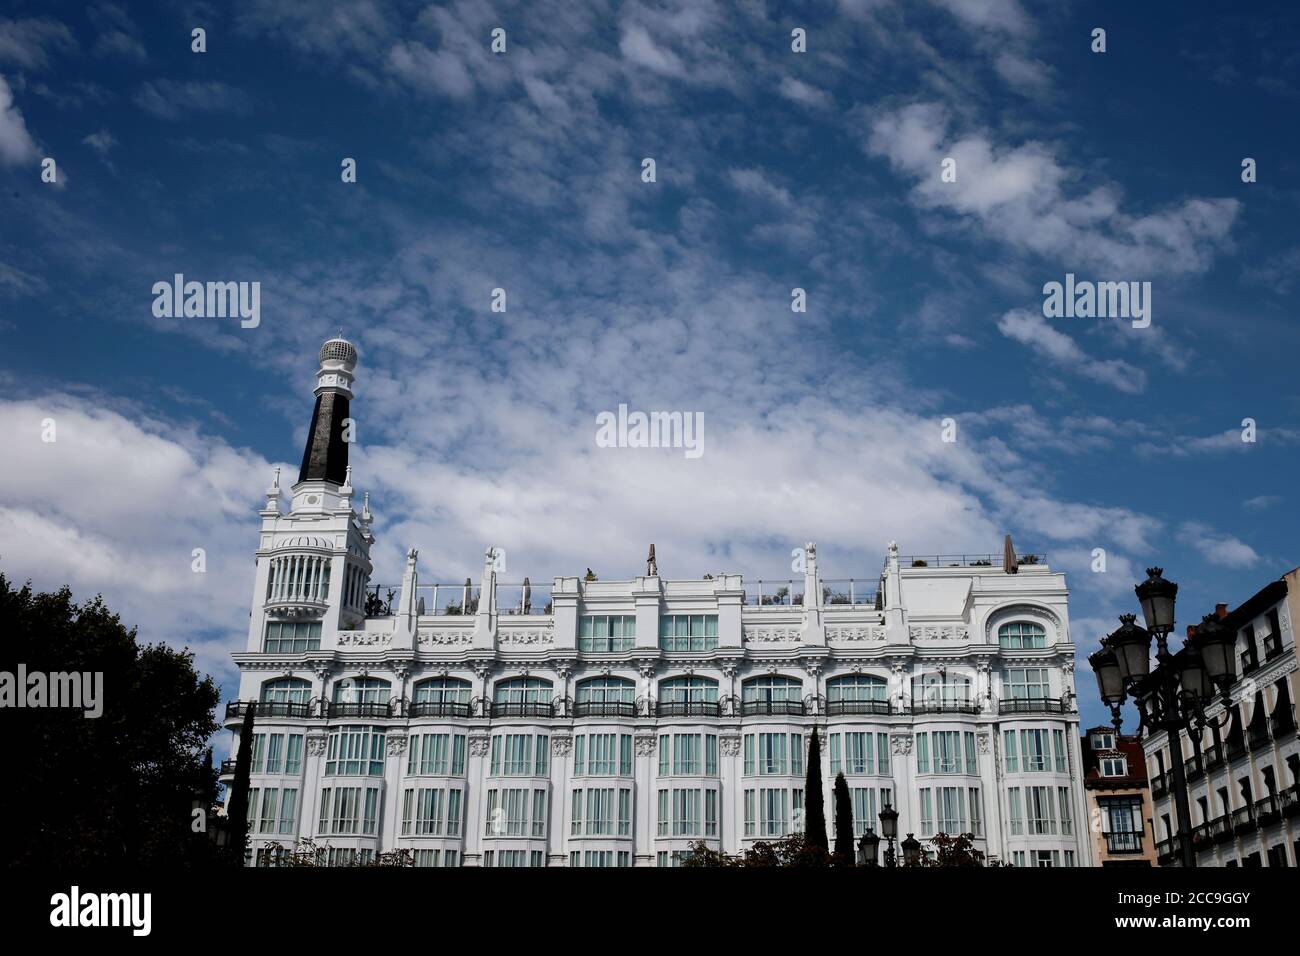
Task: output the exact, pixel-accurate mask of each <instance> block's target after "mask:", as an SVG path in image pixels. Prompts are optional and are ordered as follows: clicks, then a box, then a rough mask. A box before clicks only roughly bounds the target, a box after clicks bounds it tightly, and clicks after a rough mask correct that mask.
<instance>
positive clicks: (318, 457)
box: [298, 336, 357, 485]
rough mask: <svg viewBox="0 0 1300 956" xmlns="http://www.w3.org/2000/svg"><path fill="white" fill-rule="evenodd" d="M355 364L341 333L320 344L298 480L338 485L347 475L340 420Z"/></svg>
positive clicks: (353, 352) (345, 414)
mask: <svg viewBox="0 0 1300 956" xmlns="http://www.w3.org/2000/svg"><path fill="white" fill-rule="evenodd" d="M356 364H357V350H356V349H355V348H354V347H353V345H352V343H351V342H348V341H347V340H345V339H344V338H342V336H340V337H338V338H334V339H330V340H329V341H328V342H326V343H325V344H324V345H322V346H321V350H320V366H321V367H320V371H318V372H317V373H316V407H315V408H314V409H312V413H311V428H310V430H309V431H308V432H307V446H306V447H305V448H304V449H303V452H302V467H301V468H300V469H299V470H298V480H299V481H332V482H334V483H335V484H338V485H341V484H343V481H344V479H345V477H346V476H347V470H348V442H346V441H344V440H343V423H344V421H345V420H346V419H347V418H348V417H349V415H348V407H349V401H350V399H351V397H352V387H351V386H352V370H353V369H355V368H356Z"/></svg>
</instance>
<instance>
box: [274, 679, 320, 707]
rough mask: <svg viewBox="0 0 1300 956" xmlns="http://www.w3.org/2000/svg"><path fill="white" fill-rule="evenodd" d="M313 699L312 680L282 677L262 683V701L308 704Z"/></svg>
mask: <svg viewBox="0 0 1300 956" xmlns="http://www.w3.org/2000/svg"><path fill="white" fill-rule="evenodd" d="M310 700H311V681H308V680H303V679H302V678H300V677H280V678H277V679H276V680H269V681H267V682H266V683H265V684H263V685H262V702H263V703H268V704H306V703H308V702H309V701H310Z"/></svg>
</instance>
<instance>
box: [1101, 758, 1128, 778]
mask: <svg viewBox="0 0 1300 956" xmlns="http://www.w3.org/2000/svg"><path fill="white" fill-rule="evenodd" d="M1101 775H1102V776H1103V777H1127V776H1128V760H1127V759H1125V758H1124V757H1103V758H1102V759H1101Z"/></svg>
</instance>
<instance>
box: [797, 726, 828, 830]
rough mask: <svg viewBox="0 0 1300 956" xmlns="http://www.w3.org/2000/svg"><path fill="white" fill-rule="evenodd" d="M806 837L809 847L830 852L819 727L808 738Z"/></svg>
mask: <svg viewBox="0 0 1300 956" xmlns="http://www.w3.org/2000/svg"><path fill="white" fill-rule="evenodd" d="M803 818H804V839H805V841H806V842H807V843H808V846H809V847H817V848H818V849H820V850H821V851H822V852H823V853H829V852H830V842H829V841H828V840H827V839H826V807H825V804H824V803H823V801H822V748H821V738H820V737H818V736H817V728H816V727H814V728H813V732H812V736H811V737H809V738H808V779H807V780H806V781H805V783H804V788H803Z"/></svg>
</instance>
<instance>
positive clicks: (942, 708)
mask: <svg viewBox="0 0 1300 956" xmlns="http://www.w3.org/2000/svg"><path fill="white" fill-rule="evenodd" d="M911 710H912V713H913V714H978V713H979V712H980V705H979V704H975V703H972V702H971V701H969V700H914V701H912V708H911Z"/></svg>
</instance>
